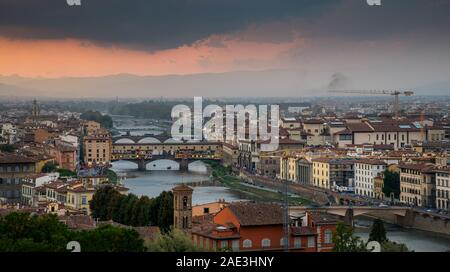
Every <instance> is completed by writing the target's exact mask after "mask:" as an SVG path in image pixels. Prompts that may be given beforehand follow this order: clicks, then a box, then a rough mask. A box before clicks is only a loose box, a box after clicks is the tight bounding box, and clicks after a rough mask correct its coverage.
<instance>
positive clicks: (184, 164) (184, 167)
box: [180, 158, 189, 172]
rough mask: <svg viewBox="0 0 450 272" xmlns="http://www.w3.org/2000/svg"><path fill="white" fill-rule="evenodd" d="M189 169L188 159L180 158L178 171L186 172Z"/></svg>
mask: <svg viewBox="0 0 450 272" xmlns="http://www.w3.org/2000/svg"><path fill="white" fill-rule="evenodd" d="M188 170H189V161H188V159H184V158H183V159H181V161H180V171H184V172H187V171H188Z"/></svg>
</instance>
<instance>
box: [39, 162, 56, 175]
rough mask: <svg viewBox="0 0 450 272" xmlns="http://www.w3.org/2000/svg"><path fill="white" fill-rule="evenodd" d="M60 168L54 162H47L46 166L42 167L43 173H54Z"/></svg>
mask: <svg viewBox="0 0 450 272" xmlns="http://www.w3.org/2000/svg"><path fill="white" fill-rule="evenodd" d="M57 169H58V166H57V165H56V164H55V163H54V162H46V163H45V164H44V166H43V167H42V172H43V173H52V172H56V170H57Z"/></svg>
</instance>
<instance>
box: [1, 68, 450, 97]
mask: <svg viewBox="0 0 450 272" xmlns="http://www.w3.org/2000/svg"><path fill="white" fill-rule="evenodd" d="M327 84H328V82H326V83H325V84H324V86H327ZM414 91H416V95H431V94H432V95H450V81H446V82H438V83H435V84H432V85H427V86H422V87H419V88H417V89H414ZM325 95H327V92H326V87H324V88H319V87H314V86H308V85H307V84H305V80H304V79H303V78H302V77H301V76H300V75H298V74H296V73H295V72H294V71H290V70H266V71H240V72H229V73H217V74H193V75H167V76H136V75H129V74H119V75H111V76H102V77H73V78H25V77H20V76H0V96H15V97H50V98H52V97H53V98H90V97H102V98H113V97H116V96H118V97H142V98H155V97H168V98H173V97H193V96H204V97H277V96H283V97H286V96H290V97H298V96H325Z"/></svg>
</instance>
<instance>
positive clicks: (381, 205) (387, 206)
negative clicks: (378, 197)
mask: <svg viewBox="0 0 450 272" xmlns="http://www.w3.org/2000/svg"><path fill="white" fill-rule="evenodd" d="M378 207H380V208H389V205H386V204H384V203H380V205H378Z"/></svg>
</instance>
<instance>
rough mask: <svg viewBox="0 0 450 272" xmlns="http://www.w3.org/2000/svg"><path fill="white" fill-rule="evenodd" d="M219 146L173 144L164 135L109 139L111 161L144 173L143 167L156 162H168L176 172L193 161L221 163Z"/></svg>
mask: <svg viewBox="0 0 450 272" xmlns="http://www.w3.org/2000/svg"><path fill="white" fill-rule="evenodd" d="M221 146H222V144H221V143H219V142H203V141H191V142H187V141H183V142H182V141H176V140H174V139H171V138H167V137H164V136H158V135H151V136H128V135H126V136H118V137H114V138H113V150H112V155H111V160H112V161H119V160H125V161H132V162H135V163H136V164H137V165H138V169H139V170H141V171H144V170H146V169H147V164H149V163H151V162H154V161H156V160H163V159H164V160H172V161H176V162H178V163H179V164H180V170H187V169H188V165H189V163H190V162H192V161H196V160H221V159H222V153H221Z"/></svg>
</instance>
